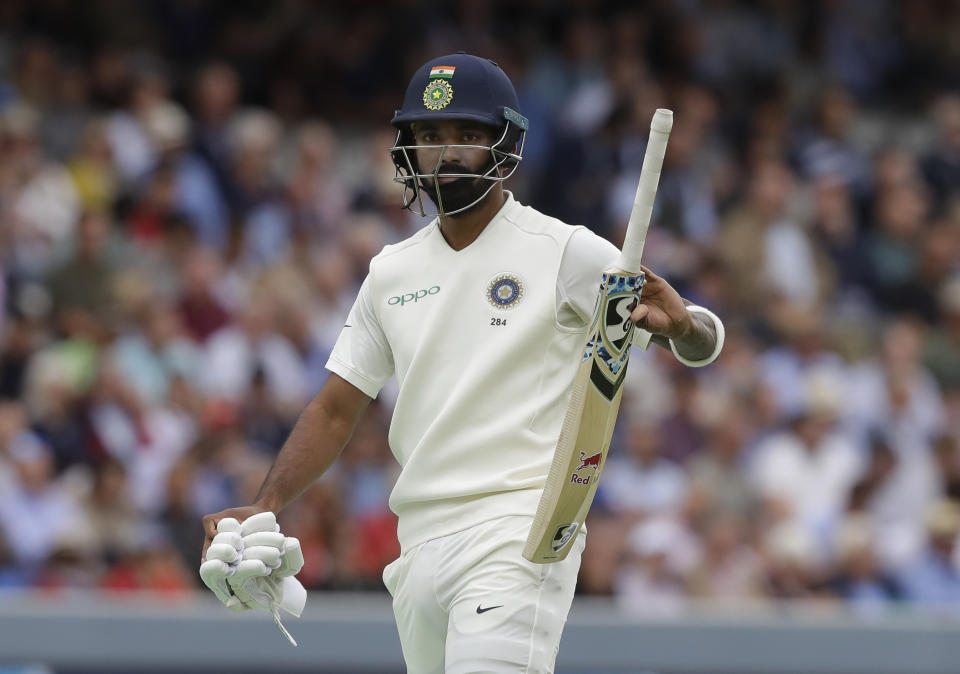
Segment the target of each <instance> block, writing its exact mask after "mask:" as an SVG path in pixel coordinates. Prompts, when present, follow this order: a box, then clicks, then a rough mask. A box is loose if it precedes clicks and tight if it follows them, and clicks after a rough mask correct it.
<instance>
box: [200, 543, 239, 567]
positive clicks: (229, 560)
mask: <svg viewBox="0 0 960 674" xmlns="http://www.w3.org/2000/svg"><path fill="white" fill-rule="evenodd" d="M210 560H218V561H221V562H224V563H226V564H233V563H234V562H239V561H240V551H239V550H237V549H236V548H235V547H233V546H232V545H229V544H227V543H213V544H212V545H211V546H210V547H209V548H207V562H209V561H210ZM204 563H206V562H204Z"/></svg>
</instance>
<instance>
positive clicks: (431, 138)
mask: <svg viewBox="0 0 960 674" xmlns="http://www.w3.org/2000/svg"><path fill="white" fill-rule="evenodd" d="M419 137H420V142H421V143H424V144H431V145H434V144H436V143H437V142H439V140H440V136H438V135H437V134H436V133H434V132H433V131H422V132H421V133H420V134H419Z"/></svg>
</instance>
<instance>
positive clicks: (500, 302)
mask: <svg viewBox="0 0 960 674" xmlns="http://www.w3.org/2000/svg"><path fill="white" fill-rule="evenodd" d="M522 299H523V281H521V280H520V279H519V278H517V277H516V276H514V275H513V274H497V275H496V276H494V277H493V279H492V280H491V281H490V283H489V284H488V285H487V301H488V302H490V304H492V305H493V306H495V307H496V308H497V309H512V308H513V307H515V306H516V305H517V303H518V302H520V300H522Z"/></svg>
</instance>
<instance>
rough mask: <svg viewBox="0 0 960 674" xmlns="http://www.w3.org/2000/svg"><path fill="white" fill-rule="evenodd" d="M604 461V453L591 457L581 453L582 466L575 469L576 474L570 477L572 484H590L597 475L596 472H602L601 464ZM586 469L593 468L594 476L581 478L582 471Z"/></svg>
mask: <svg viewBox="0 0 960 674" xmlns="http://www.w3.org/2000/svg"><path fill="white" fill-rule="evenodd" d="M602 461H603V452H597V453H596V454H591V455H590V456H587V455H586V454H584V453H583V452H580V465H579V466H578V467H577V468H575V469H574V471H575V472H574V473H573V474H572V475H571V476H570V482H571V483H572V484H590V480H592V479H593V477H594V475H596V471H599V470H600V463H601V462H602ZM586 468H593V469H594V474H593V475H587V476H586V477H580V475H579V473H580V471H581V470H584V469H586Z"/></svg>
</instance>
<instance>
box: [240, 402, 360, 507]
mask: <svg viewBox="0 0 960 674" xmlns="http://www.w3.org/2000/svg"><path fill="white" fill-rule="evenodd" d="M324 389H325V390H324V391H321V392H320V393H319V394H318V395H317V396H316V397H315V398H314V399H313V400H312V401H311V402H310V404H308V405H307V406H306V408H304V410H303V412H301V413H300V417H299V418H298V419H297V423H296V425H295V426H294V428H293V431H291V433H290V437H289V438H287V441H286V442H285V443H284V445H283V448H282V449H281V450H280V453H279V454H278V455H277V459H276V461H274V463H273V466H272V467H271V468H270V472H269V473H268V474H267V477H266V478H265V479H264V481H263V485H262V486H261V487H260V491H259V492H258V494H257V504H258V505H260V506H262V507H263V508H265V509H266V510H270V511H272V512H279V511H280V510H282V509H283V508H284V507H285V506H286V505H288V504H289V503H290V502H291V501H293V500H294V499H295V498H297V496H299V495H300V494H302V493H303V492H304V491H305V490H306V489H307V488H308V487H309V486H310V485H311V484H313V482H314V481H315V480H316V479H317V478H319V477H320V476H321V475H322V474H323V473H324V472H325V471H326V470H327V469H328V468H329V467H330V466H331V465H332V464H333V462H334V461H335V460H336V459H337V457H338V456H339V455H340V452H341V451H342V450H343V448H344V446H345V445H346V444H347V442H348V441H349V440H350V436H351V435H353V430H354V428H355V427H356V425H357V422H358V421H359V420H360V417H361V416H362V414H363V411H364V410H365V409H366V407H367V403H369V398H363V399H360V398H356V399H354V400H348V401H344V400H343V399H342V396H341V397H340V399H338V396H337V395H336V394H335V393H334V392H332V391H329V390H327V387H324Z"/></svg>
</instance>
